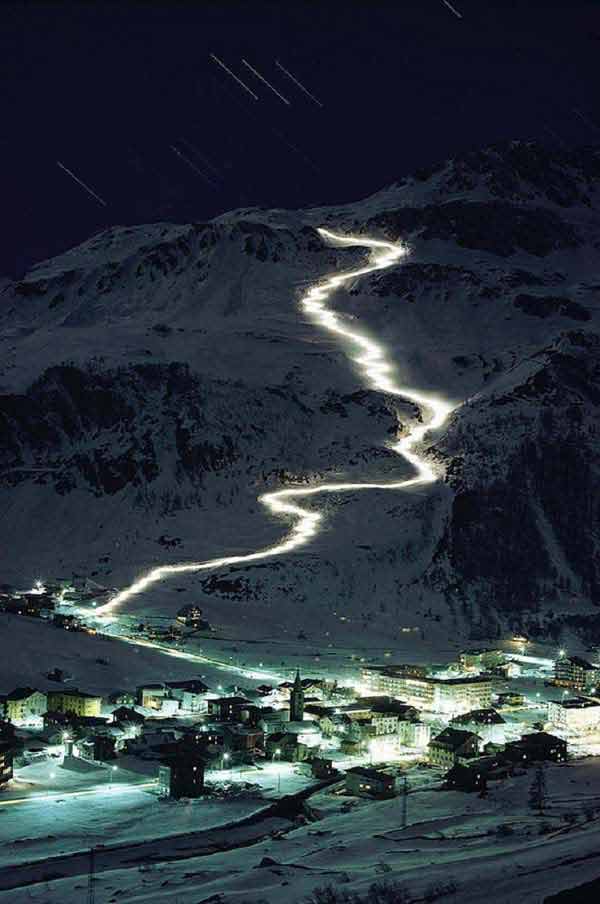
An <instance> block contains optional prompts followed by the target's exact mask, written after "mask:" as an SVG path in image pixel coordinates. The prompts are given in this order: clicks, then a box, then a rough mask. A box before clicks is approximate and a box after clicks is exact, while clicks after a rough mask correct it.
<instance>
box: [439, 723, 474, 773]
mask: <svg viewBox="0 0 600 904" xmlns="http://www.w3.org/2000/svg"><path fill="white" fill-rule="evenodd" d="M479 742H480V738H479V737H478V735H476V734H474V733H473V732H472V731H461V730H459V729H456V728H445V729H444V731H442V732H441V734H439V735H437V736H436V737H435V738H434V739H433V740H432V741H430V742H429V761H430V762H431V763H433V765H435V766H442V767H445V768H446V769H448V768H450V767H451V766H454V765H455V764H456V763H459V762H461V761H462V760H465V759H469V758H471V757H474V756H477V754H478V753H479Z"/></svg>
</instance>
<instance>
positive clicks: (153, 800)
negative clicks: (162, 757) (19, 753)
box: [0, 759, 312, 868]
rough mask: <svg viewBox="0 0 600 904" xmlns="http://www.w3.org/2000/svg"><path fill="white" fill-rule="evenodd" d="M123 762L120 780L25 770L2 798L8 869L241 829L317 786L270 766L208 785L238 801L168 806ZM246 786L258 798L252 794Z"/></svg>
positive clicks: (284, 766) (1, 842)
mask: <svg viewBox="0 0 600 904" xmlns="http://www.w3.org/2000/svg"><path fill="white" fill-rule="evenodd" d="M122 762H123V761H122V759H119V760H118V763H119V766H118V769H117V770H116V771H114V772H113V771H112V769H111V765H112V764H109V765H108V766H107V767H92V766H89V767H88V766H87V764H82V763H81V762H78V761H74V763H71V765H69V766H68V767H63V766H61V765H57V764H56V763H53V762H49V763H44V764H41V765H35V766H28V767H25V768H24V769H20V770H17V779H16V781H15V782H14V783H12V784H11V786H10V789H9V790H5V791H3V792H2V793H1V794H0V868H1V867H4V866H10V865H16V864H18V863H26V862H29V861H40V860H45V859H46V858H49V857H54V856H58V855H60V854H65V853H71V852H74V851H82V850H89V848H91V847H96V846H98V845H110V844H124V843H126V842H133V843H138V842H141V841H145V840H149V839H153V838H164V839H165V845H168V844H170V843H172V842H169V841H168V840H167V839H168V838H169V836H173V835H184V834H186V833H190V832H200V831H203V830H204V829H209V828H213V827H216V826H222V825H225V824H227V823H231V822H235V821H236V820H238V819H241V818H243V817H247V816H249V815H251V814H253V813H257V812H259V811H260V810H262V809H264V808H265V806H267V804H268V803H269V801H272V800H273V799H275V798H277V797H279V795H280V794H291V793H294V792H296V791H300V790H302V789H304V788H306V787H308V786H309V785H310V784H311V781H312V780H311V779H310V777H309V776H308V775H306V774H302V773H301V772H298V771H297V770H296V769H295V767H294V766H292V765H291V764H288V763H267V764H266V765H265V768H264V769H261V770H259V769H249V768H247V767H245V768H244V769H243V770H240V769H238V768H236V769H234V770H225V771H215V772H210V773H208V774H207V785H208V786H210V785H217V786H222V787H229V788H231V789H232V793H231V796H230V797H219V798H215V799H212V800H211V799H210V797H207V798H205V799H201V800H188V801H173V800H161V799H160V798H159V797H158V796H157V793H156V786H155V782H154V781H153V780H151V779H149V778H148V777H145V776H143V775H140V774H139V773H134V772H131V771H129V770H127V769H126V768H123V765H122ZM156 772H157V765H156V764H152V773H153V774H156ZM34 783H35V784H34ZM245 783H251V784H252V785H255V786H257V790H256V791H255V792H253V791H250V790H249V791H244V790H243V786H244V784H245ZM136 785H139V786H141V787H136ZM26 795H30V796H29V799H26V797H25V796H26Z"/></svg>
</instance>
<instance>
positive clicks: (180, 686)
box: [167, 678, 208, 713]
mask: <svg viewBox="0 0 600 904" xmlns="http://www.w3.org/2000/svg"><path fill="white" fill-rule="evenodd" d="M167 688H168V689H169V692H170V696H171V697H173V699H175V700H179V704H180V707H181V709H183V710H186V711H187V712H194V713H206V712H207V711H208V703H207V700H206V694H207V692H208V685H207V684H205V683H204V682H203V681H200V679H199V678H193V679H190V680H188V681H167Z"/></svg>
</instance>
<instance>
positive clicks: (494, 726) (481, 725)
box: [452, 707, 506, 744]
mask: <svg viewBox="0 0 600 904" xmlns="http://www.w3.org/2000/svg"><path fill="white" fill-rule="evenodd" d="M505 724H506V723H505V721H504V719H503V718H502V716H501V715H500V713H499V712H497V711H496V710H495V709H493V708H492V707H489V708H488V709H474V710H472V711H471V712H470V713H463V714H462V715H460V716H455V717H454V718H453V719H452V725H453V726H455V727H460V728H465V729H467V730H468V731H473V732H475V733H476V734H478V735H479V737H480V738H481V739H482V740H483V741H484V742H485V743H488V742H491V743H493V744H501V743H502V742H503V741H504V734H505V729H504V726H505Z"/></svg>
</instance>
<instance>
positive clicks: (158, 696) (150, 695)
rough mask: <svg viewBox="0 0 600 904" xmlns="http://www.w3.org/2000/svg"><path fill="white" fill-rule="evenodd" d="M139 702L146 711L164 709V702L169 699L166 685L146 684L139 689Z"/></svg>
mask: <svg viewBox="0 0 600 904" xmlns="http://www.w3.org/2000/svg"><path fill="white" fill-rule="evenodd" d="M137 694H138V701H139V703H140V706H143V707H144V709H162V705H163V700H164V698H165V697H169V696H170V693H169V688H168V687H167V686H166V684H144V685H141V686H140V687H138V689H137Z"/></svg>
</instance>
